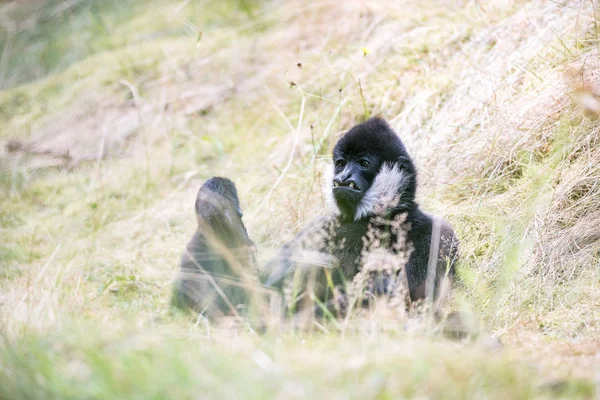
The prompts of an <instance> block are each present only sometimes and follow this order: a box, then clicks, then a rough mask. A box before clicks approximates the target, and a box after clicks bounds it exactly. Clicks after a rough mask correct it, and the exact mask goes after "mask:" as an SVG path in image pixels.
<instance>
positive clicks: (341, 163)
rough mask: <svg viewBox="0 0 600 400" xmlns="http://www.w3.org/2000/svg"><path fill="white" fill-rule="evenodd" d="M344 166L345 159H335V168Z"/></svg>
mask: <svg viewBox="0 0 600 400" xmlns="http://www.w3.org/2000/svg"><path fill="white" fill-rule="evenodd" d="M345 166H346V161H345V160H337V161H336V162H335V167H336V168H344V167H345Z"/></svg>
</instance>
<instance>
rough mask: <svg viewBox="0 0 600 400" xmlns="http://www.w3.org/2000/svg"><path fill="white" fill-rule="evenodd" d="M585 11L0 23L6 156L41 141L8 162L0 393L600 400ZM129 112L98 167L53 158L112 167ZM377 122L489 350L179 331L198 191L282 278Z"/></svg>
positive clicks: (389, 330)
mask: <svg viewBox="0 0 600 400" xmlns="http://www.w3.org/2000/svg"><path fill="white" fill-rule="evenodd" d="M65 5H69V7H68V8H66V9H63V8H61V7H64V6H65ZM574 5H575V6H576V7H571V6H570V5H567V6H561V5H558V4H556V3H547V4H546V3H544V4H541V3H539V2H530V1H514V2H505V3H503V4H500V3H498V4H479V3H472V2H465V3H464V4H461V5H459V6H452V7H448V6H445V5H443V4H441V3H438V2H425V3H423V2H418V1H409V2H404V3H394V2H373V3H369V4H362V3H359V2H334V1H319V2H317V3H311V4H305V3H303V2H300V1H297V2H296V1H292V2H287V3H272V2H258V1H233V0H231V1H221V2H213V1H208V0H207V1H198V2H169V1H164V2H162V1H161V2H151V3H149V2H137V1H136V2H117V1H107V2H98V1H75V2H58V1H47V2H41V3H39V4H38V3H36V2H9V3H6V4H3V5H2V6H0V12H2V14H1V15H4V16H6V18H8V20H10V21H11V23H12V24H13V25H14V26H17V27H20V28H19V29H18V30H15V31H8V30H5V29H4V30H3V29H1V28H0V50H1V51H0V54H2V55H1V56H0V57H2V58H1V62H0V88H1V89H2V91H0V145H2V146H3V147H4V146H6V144H8V142H9V141H10V140H12V141H13V143H14V141H18V142H19V143H20V144H22V145H23V146H24V147H23V149H24V151H23V150H21V151H17V152H8V151H4V150H2V151H0V337H2V341H1V343H0V398H174V397H175V398H177V397H181V398H198V397H201V398H203V397H210V398H240V397H241V398H279V397H283V398H295V397H298V398H309V397H314V398H332V397H333V398H359V397H360V398H365V397H366V398H382V399H386V398H390V399H391V398H398V397H405V398H548V397H563V398H570V397H579V398H592V397H593V396H594V395H597V391H598V389H597V388H596V380H597V377H596V375H597V374H596V372H597V367H596V366H595V364H594V363H595V358H594V357H596V356H595V354H597V352H598V346H597V341H596V339H597V335H598V323H597V321H598V320H599V319H600V311H599V310H598V307H597V304H600V297H599V295H598V294H597V293H598V290H597V288H598V285H599V284H600V271H599V270H598V267H597V265H598V255H599V254H600V240H598V238H599V237H600V235H598V233H597V223H596V221H600V215H599V214H598V212H597V209H598V202H597V200H596V199H597V198H598V196H597V195H598V187H599V186H598V184H597V182H598V181H599V179H600V170H599V169H598V168H597V167H596V165H598V162H599V161H600V153H599V152H598V151H597V144H598V138H600V131H599V128H598V122H597V119H595V116H594V113H593V112H591V113H590V110H585V109H582V107H581V104H582V103H581V99H582V98H583V97H582V96H592V97H593V98H597V97H598V96H600V91H599V90H598V88H597V87H596V86H594V84H593V82H594V77H595V76H596V75H595V74H597V73H598V71H600V65H598V62H597V61H596V59H597V53H596V51H597V50H596V48H597V43H598V40H597V39H598V38H597V34H596V30H595V18H596V17H595V16H594V15H595V14H594V10H593V9H592V7H593V4H592V3H586V2H581V3H579V2H574ZM4 7H7V8H4ZM596 13H597V10H596ZM32 18H34V19H32ZM3 21H4V20H3ZM24 21H34V22H35V23H30V24H27V23H24ZM532 21H537V22H535V23H534V22H532ZM9 25H10V24H9ZM3 26H4V25H3ZM11 26H12V25H11ZM11 32H12V33H11ZM363 49H365V50H366V51H365V50H363ZM365 52H366V54H365ZM565 71H567V72H565ZM569 71H570V72H569ZM588 82H592V83H588ZM292 83H293V84H292ZM584 108H585V107H584ZM131 110H136V111H137V112H139V114H138V115H141V119H140V121H139V123H137V125H136V126H135V129H134V130H133V133H132V134H131V135H130V136H129V137H128V138H127V139H126V140H123V141H121V142H119V141H117V142H115V143H116V144H112V142H110V143H108V142H107V143H108V144H107V145H108V146H112V147H109V148H108V150H110V151H108V152H107V155H106V156H105V157H103V158H101V159H98V158H97V157H91V159H90V160H87V161H86V160H83V161H80V160H71V161H72V162H65V161H64V160H63V159H61V158H60V154H58V158H57V154H52V151H49V152H46V153H44V152H41V151H36V146H39V144H40V143H44V145H46V146H47V147H45V148H50V149H51V150H52V149H56V148H58V149H62V147H60V140H59V139H56V142H53V141H52V139H53V138H55V137H56V138H66V139H64V140H67V146H71V147H72V148H78V149H81V148H83V149H85V150H86V151H88V152H89V153H90V154H92V155H95V154H98V149H99V148H100V144H101V138H102V132H103V129H105V132H106V134H107V135H108V136H107V137H108V138H110V134H111V132H113V131H115V130H117V129H118V128H119V122H118V121H120V120H119V119H118V118H119V117H122V116H123V115H127V114H126V113H127V112H130V111H131ZM367 115H380V116H383V117H385V118H386V119H388V120H390V121H392V124H393V126H394V128H395V129H396V130H397V132H398V133H399V135H400V136H401V138H402V139H403V141H404V142H405V144H406V146H407V148H408V150H409V151H410V153H411V154H412V155H413V156H414V158H415V160H416V162H417V166H418V170H419V181H420V188H419V193H418V197H419V201H420V203H421V204H422V205H423V207H424V209H425V210H427V211H429V212H432V213H435V214H437V215H441V216H444V217H445V218H446V219H447V220H449V221H450V222H451V223H452V225H453V226H454V227H455V229H456V231H457V233H458V236H459V238H460V240H461V258H462V261H461V265H460V274H459V275H460V282H459V283H458V285H457V287H456V289H455V291H454V295H453V298H452V299H451V301H450V303H449V304H448V305H447V308H448V309H461V310H464V311H465V312H468V313H472V314H474V315H476V316H477V319H478V320H480V321H481V324H482V334H481V335H480V336H479V338H477V339H476V340H472V341H466V342H464V343H463V342H456V341H450V340H446V339H443V338H442V337H440V335H439V334H438V333H436V332H434V331H430V330H427V329H411V326H412V325H410V323H409V322H407V321H393V320H392V321H388V320H385V319H383V320H382V319H381V318H380V317H378V316H377V315H374V316H372V318H365V317H364V316H363V317H356V318H355V319H352V320H350V321H349V322H348V324H347V325H344V324H339V323H338V324H335V323H329V324H327V323H325V324H324V325H322V326H321V325H317V324H314V325H312V327H311V328H310V329H308V330H302V329H298V328H294V327H293V323H291V322H289V321H287V322H282V323H281V324H276V325H275V326H271V327H270V328H269V329H268V330H267V332H266V333H265V334H259V335H257V334H255V333H253V332H252V331H251V329H250V328H249V327H247V326H241V327H240V326H237V327H233V328H232V327H224V326H221V325H220V324H219V323H210V324H209V323H207V322H206V321H205V320H203V319H201V318H200V319H197V318H195V317H192V316H187V315H178V314H173V313H172V312H171V310H170V307H169V301H170V294H171V281H172V279H173V277H174V275H175V273H176V271H177V267H178V260H179V257H180V255H181V252H182V251H183V249H184V246H185V244H186V242H187V240H188V239H189V237H190V236H191V234H192V233H193V230H194V227H195V223H196V221H195V216H194V214H193V202H194V197H195V193H196V190H197V189H198V187H199V186H200V185H201V184H202V182H203V181H204V180H205V179H207V178H208V177H210V176H213V175H220V176H228V177H230V178H232V179H233V180H234V181H235V182H236V184H237V186H238V190H239V193H240V198H241V201H242V206H243V208H244V211H245V212H244V214H245V217H244V219H245V222H246V225H247V227H248V230H249V232H250V236H251V237H252V238H253V239H254V240H255V242H256V243H257V244H258V247H259V258H260V260H261V261H264V260H266V259H268V258H269V257H270V255H271V254H272V251H273V250H274V249H276V248H278V246H280V245H281V244H282V243H283V242H285V241H286V240H287V239H289V238H291V237H292V235H293V234H294V233H295V232H297V231H298V230H299V229H300V228H301V227H302V226H303V225H304V224H306V223H307V222H308V221H310V220H311V219H312V218H314V217H315V216H317V215H320V214H323V213H324V212H325V211H324V210H325V204H324V202H323V199H322V196H321V189H320V187H321V185H322V180H323V174H322V165H323V164H324V163H326V162H328V155H329V154H330V151H331V148H332V146H333V144H334V143H335V141H336V140H337V138H338V137H339V135H340V134H341V133H342V132H343V131H344V130H346V129H347V128H349V127H350V126H352V125H353V124H354V123H357V122H359V121H361V120H362V119H363V118H365V117H366V116H367ZM115 121H117V122H115ZM111 124H112V125H111ZM298 125H300V129H299V130H296V127H297V126H298ZM106 127H108V128H106ZM62 134H65V136H61V135H62ZM295 135H298V136H297V137H298V145H297V147H296V148H295V150H294V152H293V153H292V151H291V150H292V144H293V143H294V138H295ZM82 137H86V138H90V140H89V141H87V142H86V141H81V140H80V139H81V138H82ZM44 140H46V141H44ZM61 140H63V139H61ZM69 141H70V142H69ZM48 153H50V154H48ZM290 154H292V156H291V157H292V159H291V161H290V163H289V169H285V167H286V165H287V164H288V161H289V157H290ZM49 160H50V161H52V162H53V163H54V164H53V166H46V167H44V166H42V165H48V164H47V162H48V161H49ZM44 163H46V164H44ZM56 163H58V164H59V165H58V166H57V165H56ZM61 163H64V164H61ZM280 176H281V183H280V184H279V185H278V186H277V187H276V188H275V189H274V190H272V188H273V185H274V183H275V182H276V181H277V179H279V177H280ZM267 196H268V198H267ZM257 211H259V212H257ZM361 318H363V319H361ZM405 325H408V326H405ZM491 336H494V337H499V338H500V339H501V341H502V342H503V343H504V346H503V347H502V348H500V349H493V347H494V346H490V345H489V344H486V341H487V340H490V337H491Z"/></svg>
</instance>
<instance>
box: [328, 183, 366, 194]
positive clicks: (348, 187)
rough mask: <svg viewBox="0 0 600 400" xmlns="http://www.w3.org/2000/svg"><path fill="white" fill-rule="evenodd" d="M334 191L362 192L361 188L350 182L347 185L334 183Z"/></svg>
mask: <svg viewBox="0 0 600 400" xmlns="http://www.w3.org/2000/svg"><path fill="white" fill-rule="evenodd" d="M333 191H334V192H342V191H344V192H354V193H356V192H360V191H361V190H360V188H359V187H358V186H357V185H356V183H354V182H348V183H347V184H340V183H338V182H333Z"/></svg>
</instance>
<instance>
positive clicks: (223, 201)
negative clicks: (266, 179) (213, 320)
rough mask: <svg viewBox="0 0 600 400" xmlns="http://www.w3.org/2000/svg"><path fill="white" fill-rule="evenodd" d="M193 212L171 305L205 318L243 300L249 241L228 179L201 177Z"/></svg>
mask: <svg viewBox="0 0 600 400" xmlns="http://www.w3.org/2000/svg"><path fill="white" fill-rule="evenodd" d="M196 216H197V218H198V229H197V230H196V233H195V234H194V236H193V237H192V239H191V240H190V242H189V243H188V245H187V248H186V251H185V253H184V254H183V256H182V258H181V270H180V272H179V274H178V275H177V278H176V279H175V282H174V288H173V297H172V304H173V305H174V306H176V307H178V308H182V309H192V310H194V311H196V312H202V313H205V314H206V315H207V316H209V317H217V316H222V315H236V314H238V313H239V312H242V310H243V309H244V308H245V307H246V306H247V305H248V302H249V297H250V291H251V290H250V287H251V286H252V285H253V284H255V283H256V282H257V275H256V271H255V269H254V268H253V267H255V265H254V264H255V262H254V243H253V242H252V240H250V238H249V237H248V232H247V231H246V228H245V226H244V223H243V222H242V210H241V207H240V202H239V199H238V194H237V189H236V187H235V185H234V184H233V182H231V181H230V180H229V179H226V178H219V177H214V178H211V179H209V180H208V181H206V182H205V183H204V185H202V187H201V188H200V190H199V191H198V195H197V198H196Z"/></svg>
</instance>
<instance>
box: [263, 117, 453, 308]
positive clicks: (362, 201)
mask: <svg viewBox="0 0 600 400" xmlns="http://www.w3.org/2000/svg"><path fill="white" fill-rule="evenodd" d="M333 163H334V166H333V168H334V176H333V177H332V181H333V182H331V183H328V184H330V185H331V187H329V188H328V189H327V191H326V195H328V196H332V197H333V200H331V201H330V202H331V203H333V204H335V206H336V207H335V208H336V213H335V214H336V215H335V216H334V217H332V218H329V219H321V220H319V221H317V222H316V223H315V224H314V225H311V226H310V227H308V228H307V229H305V230H303V231H302V232H301V233H300V234H299V235H298V236H297V237H296V238H295V239H294V240H292V241H291V242H290V243H288V244H286V245H285V246H284V247H283V249H282V250H281V253H280V254H279V257H278V258H277V260H274V261H273V262H272V263H271V268H272V269H273V272H272V274H271V276H270V277H269V278H268V280H267V282H266V283H267V285H272V286H274V287H282V286H283V282H284V281H285V280H286V277H287V276H289V275H290V274H291V273H292V272H293V271H295V270H297V269H298V266H299V265H300V264H303V265H304V266H306V265H309V266H314V264H315V263H314V262H313V261H301V262H298V260H299V259H300V260H302V259H303V255H302V252H303V251H306V249H307V247H308V248H310V249H312V250H317V251H319V252H322V253H323V254H324V255H325V256H333V263H332V265H333V269H332V270H331V276H332V279H333V281H334V284H336V285H337V284H339V283H340V282H342V281H346V282H348V281H351V280H352V279H353V278H354V277H355V276H356V274H357V273H358V272H359V271H360V270H361V268H362V265H361V263H362V262H363V261H362V260H361V251H362V250H363V244H364V239H365V235H366V234H367V231H368V229H369V225H371V226H372V229H375V230H378V231H379V232H381V233H384V232H389V222H390V221H393V220H395V219H396V218H397V217H398V216H400V215H405V216H406V219H405V224H404V227H405V230H402V232H401V233H398V232H396V233H398V234H406V236H407V239H408V242H409V244H410V245H412V248H413V251H412V253H411V254H410V258H409V261H408V264H407V265H406V266H405V270H406V277H407V281H408V286H409V291H410V298H411V300H413V301H415V300H419V299H424V298H425V297H426V296H427V294H428V289H427V284H426V283H427V276H428V264H429V254H430V247H431V240H432V228H433V226H434V217H432V216H430V215H428V214H426V213H424V212H423V211H421V209H420V208H419V205H418V204H417V203H416V202H415V194H416V189H417V177H416V175H417V174H416V169H415V166H414V164H413V162H412V160H411V158H410V156H409V154H408V153H407V151H406V149H405V147H404V145H403V144H402V142H401V140H400V138H399V137H398V136H397V135H396V133H395V132H394V131H393V130H392V129H391V127H390V126H389V125H388V124H387V123H386V122H385V121H384V120H383V119H380V118H372V119H370V120H368V121H366V122H364V123H362V124H359V125H357V126H355V127H353V128H352V129H350V130H349V131H348V132H347V133H346V134H345V135H344V136H343V137H342V138H341V139H340V140H339V141H338V143H337V144H336V146H335V148H334V151H333ZM435 226H436V227H439V235H438V236H439V237H440V242H439V245H438V246H437V248H438V255H437V260H436V262H435V265H434V267H435V271H433V272H435V279H434V281H432V282H433V289H434V296H437V294H438V292H439V288H440V283H441V281H442V279H443V278H444V277H445V276H448V277H450V278H451V277H452V276H453V275H454V270H455V263H456V259H457V239H456V237H455V234H454V231H453V230H452V228H451V227H450V225H449V224H448V223H446V222H445V221H443V220H441V219H439V220H438V223H437V224H435ZM405 232H406V233H405ZM396 233H394V232H391V236H388V238H389V240H388V241H386V242H385V243H383V244H382V246H384V247H385V248H386V250H389V251H391V252H392V253H396V250H397V249H394V248H392V243H395V242H396ZM315 236H316V237H317V239H316V240H310V238H311V237H315ZM434 244H435V243H434ZM396 254H397V253H396ZM325 258H327V257H325ZM317 274H318V277H319V278H318V279H317V280H319V279H321V283H320V284H318V285H317V293H316V294H317V296H319V297H320V298H321V300H323V301H325V300H327V299H326V298H323V295H324V293H326V292H327V289H326V286H330V285H327V283H326V282H324V281H323V279H324V274H323V273H322V272H317ZM383 282H384V283H383V286H382V287H377V288H375V291H376V292H382V291H389V290H390V288H388V287H385V286H386V285H388V283H386V282H387V281H385V280H384V281H383ZM379 286H381V285H379ZM325 297H327V294H325Z"/></svg>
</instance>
